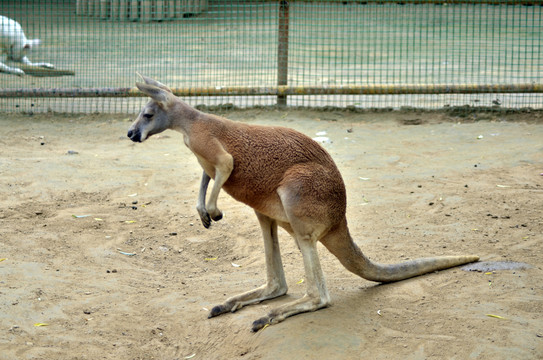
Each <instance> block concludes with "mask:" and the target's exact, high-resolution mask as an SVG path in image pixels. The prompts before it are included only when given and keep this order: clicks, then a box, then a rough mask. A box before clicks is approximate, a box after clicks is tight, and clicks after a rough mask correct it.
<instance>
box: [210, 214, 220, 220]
mask: <svg viewBox="0 0 543 360" xmlns="http://www.w3.org/2000/svg"><path fill="white" fill-rule="evenodd" d="M211 218H212V219H213V221H219V220H221V219H222V212H219V215H214V216H213V217H211Z"/></svg>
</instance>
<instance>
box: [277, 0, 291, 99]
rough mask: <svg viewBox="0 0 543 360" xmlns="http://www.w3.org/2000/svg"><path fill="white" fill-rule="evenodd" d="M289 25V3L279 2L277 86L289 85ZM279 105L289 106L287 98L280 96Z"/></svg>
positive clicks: (285, 1)
mask: <svg viewBox="0 0 543 360" xmlns="http://www.w3.org/2000/svg"><path fill="white" fill-rule="evenodd" d="M288 25H289V3H288V1H287V0H280V1H279V31H278V41H277V43H278V45H277V86H281V85H288ZM277 105H278V106H280V107H283V106H286V105H287V96H286V95H278V96H277Z"/></svg>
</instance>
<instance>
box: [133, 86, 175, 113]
mask: <svg viewBox="0 0 543 360" xmlns="http://www.w3.org/2000/svg"><path fill="white" fill-rule="evenodd" d="M136 87H137V88H138V89H140V91H141V92H142V93H144V94H145V95H147V96H149V97H150V98H151V99H153V100H155V101H156V102H157V103H158V104H159V105H160V106H162V107H164V108H167V107H168V105H170V103H171V101H172V97H173V94H172V93H171V91H167V90H164V89H162V88H160V87H157V86H155V85H149V84H142V83H136Z"/></svg>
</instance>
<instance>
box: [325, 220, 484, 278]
mask: <svg viewBox="0 0 543 360" xmlns="http://www.w3.org/2000/svg"><path fill="white" fill-rule="evenodd" d="M321 242H322V244H323V245H324V246H325V247H326V248H327V249H328V250H329V251H330V252H331V253H332V254H334V255H335V256H336V257H337V258H338V259H339V261H340V262H341V263H342V264H343V266H345V268H346V269H347V270H349V271H351V272H352V273H354V274H356V275H358V276H360V277H363V278H364V279H367V280H371V281H377V282H393V281H399V280H404V279H408V278H411V277H414V276H419V275H422V274H426V273H429V272H433V271H437V270H443V269H448V268H451V267H455V266H458V265H463V264H467V263H471V262H475V261H478V260H479V257H478V256H474V255H467V256H438V257H428V258H421V259H415V260H409V261H405V262H402V263H398V264H379V263H375V262H373V261H371V260H370V259H369V258H367V257H366V256H365V255H364V254H363V253H362V251H361V250H360V248H359V247H358V246H357V245H356V244H355V243H354V242H353V240H352V238H351V236H350V235H349V230H348V228H347V221H344V222H343V224H341V225H339V226H338V227H337V228H335V229H332V231H330V232H329V233H328V234H327V235H326V236H325V237H324V238H322V239H321Z"/></svg>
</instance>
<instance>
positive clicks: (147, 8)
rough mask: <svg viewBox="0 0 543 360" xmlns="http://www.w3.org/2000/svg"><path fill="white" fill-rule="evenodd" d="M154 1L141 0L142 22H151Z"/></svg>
mask: <svg viewBox="0 0 543 360" xmlns="http://www.w3.org/2000/svg"><path fill="white" fill-rule="evenodd" d="M152 5H153V2H152V1H151V0H141V15H140V20H141V21H142V22H149V21H151V18H152V16H151V15H152V13H151V12H152V10H153V6H152Z"/></svg>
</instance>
